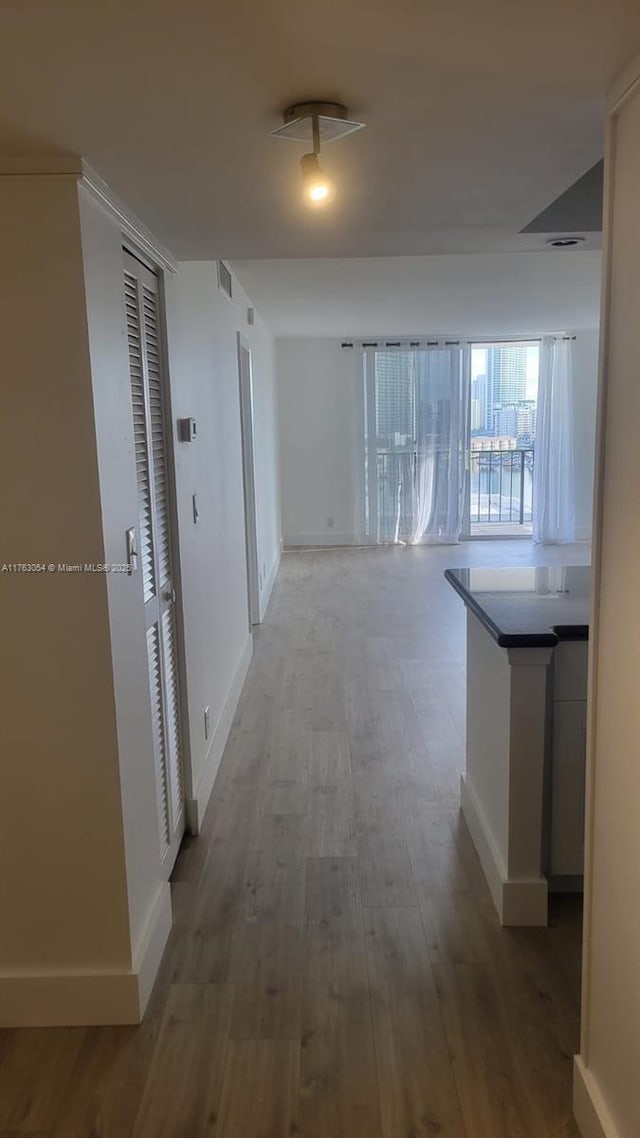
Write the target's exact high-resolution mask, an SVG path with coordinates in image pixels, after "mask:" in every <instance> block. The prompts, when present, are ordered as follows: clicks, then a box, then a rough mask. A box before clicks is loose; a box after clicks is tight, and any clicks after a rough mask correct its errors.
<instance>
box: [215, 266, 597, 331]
mask: <svg viewBox="0 0 640 1138" xmlns="http://www.w3.org/2000/svg"><path fill="white" fill-rule="evenodd" d="M235 265H236V269H237V271H238V274H239V276H240V280H241V282H242V284H243V285H244V287H245V288H246V289H247V291H248V292H249V293H250V294H251V296H252V297H253V300H254V302H255V304H257V306H258V308H259V309H260V311H261V312H262V315H263V316H264V318H265V320H267V322H268V324H269V327H270V328H271V329H272V331H273V332H274V334H275V335H276V336H283V337H287V336H304V337H314V336H335V337H336V339H338V338H342V339H344V338H346V339H350V338H351V337H352V336H363V337H365V338H367V339H371V338H375V337H377V336H387V335H395V336H411V335H419V334H424V333H425V332H429V333H430V334H432V335H444V334H448V333H451V334H453V335H464V336H469V337H470V338H473V337H478V338H483V337H484V338H486V337H490V336H495V335H496V334H499V335H501V336H525V335H529V336H537V335H539V334H540V333H541V332H563V331H565V329H566V328H576V329H578V328H595V327H596V326H597V324H598V321H599V317H600V265H601V255H600V253H599V252H597V251H596V250H587V251H585V250H582V249H565V250H558V249H545V250H543V251H537V252H529V253H515V252H513V253H471V254H466V255H465V254H456V255H444V256H431V257H358V258H349V257H345V258H341V259H335V258H324V259H322V260H305V259H298V260H295V261H238V262H235Z"/></svg>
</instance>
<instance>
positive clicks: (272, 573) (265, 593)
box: [260, 543, 282, 621]
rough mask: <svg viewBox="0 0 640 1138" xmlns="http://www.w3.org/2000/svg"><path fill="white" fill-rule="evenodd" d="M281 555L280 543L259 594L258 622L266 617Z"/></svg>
mask: <svg viewBox="0 0 640 1138" xmlns="http://www.w3.org/2000/svg"><path fill="white" fill-rule="evenodd" d="M281 553H282V543H280V544H279V545H278V549H277V552H276V556H275V559H274V562H273V565H272V566H271V568H270V570H269V572H268V573H267V576H266V577H265V580H264V582H263V584H262V592H261V594H260V620H261V621H263V620H264V618H265V616H266V615H267V609H268V608H269V601H270V600H271V594H272V592H273V586H274V585H275V583H276V577H277V576H278V569H279V568H280V555H281Z"/></svg>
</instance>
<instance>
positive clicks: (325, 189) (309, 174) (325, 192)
mask: <svg viewBox="0 0 640 1138" xmlns="http://www.w3.org/2000/svg"><path fill="white" fill-rule="evenodd" d="M300 165H301V167H302V177H303V194H304V200H305V201H306V203H307V205H311V206H319V205H326V203H327V202H329V201H331V198H332V197H333V195H334V192H335V191H334V187H333V183H332V182H331V181H330V179H329V178H327V176H326V174H325V172H324V170H323V169H322V167H321V165H320V163H319V162H318V155H317V154H305V155H303V157H302V158H301V160H300Z"/></svg>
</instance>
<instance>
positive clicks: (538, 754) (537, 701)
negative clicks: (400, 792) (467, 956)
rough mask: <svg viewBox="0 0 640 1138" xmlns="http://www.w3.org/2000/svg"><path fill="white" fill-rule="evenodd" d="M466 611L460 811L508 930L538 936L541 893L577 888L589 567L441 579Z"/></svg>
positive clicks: (480, 571) (475, 572) (456, 572)
mask: <svg viewBox="0 0 640 1138" xmlns="http://www.w3.org/2000/svg"><path fill="white" fill-rule="evenodd" d="M445 577H446V578H447V580H448V581H449V583H450V584H451V585H452V586H453V588H454V589H455V590H456V591H457V592H458V593H459V594H460V596H461V598H462V600H463V601H464V603H465V605H466V608H467V725H466V726H467V729H466V765H465V773H464V775H463V776H462V780H461V808H462V811H463V814H464V817H465V820H466V822H467V825H468V827H469V830H470V833H471V836H472V838H473V842H474V845H475V847H476V850H477V852H478V856H479V858H480V861H481V864H482V868H483V870H484V874H485V877H486V879H487V883H488V885H489V889H490V891H491V896H492V898H493V901H494V904H495V906H496V909H497V912H498V915H499V917H500V920H501V922H502V924H504V925H546V923H547V908H548V892H549V889H556V890H557V889H560V890H578V889H580V888H581V882H582V874H583V850H584V839H583V831H584V782H585V738H586V693H587V640H588V634H589V609H590V595H591V570H590V569H589V568H588V567H585V566H554V567H550V568H541V567H524V566H518V567H512V568H508V569H507V568H505V569H498V568H496V569H489V568H477V569H447V571H446V573H445Z"/></svg>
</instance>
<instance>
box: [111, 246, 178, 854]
mask: <svg viewBox="0 0 640 1138" xmlns="http://www.w3.org/2000/svg"><path fill="white" fill-rule="evenodd" d="M124 256H125V275H124V289H125V307H126V318H127V337H128V345H129V369H130V375H131V408H132V415H133V440H134V450H135V460H136V480H137V487H138V542H139V556H140V567H141V570H142V590H143V597H144V612H145V630H146V638H147V659H148V668H149V694H150V699H151V717H152V737H153V755H154V762H155V774H156V789H157V800H158V820H159V828H160V844H161V851H160V855H161V860H162V863H163V867H164V868H165V870H166V872H167V875H168V874H169V873H170V872H171V868H172V865H173V862H174V860H175V857H176V854H177V852H178V849H179V846H180V840H181V837H182V833H183V830H184V787H183V777H182V753H181V752H182V747H181V733H180V690H179V669H178V659H179V656H178V638H177V629H176V615H175V594H174V590H173V581H172V557H171V508H170V507H171V485H170V482H169V478H170V466H169V462H168V460H167V432H166V423H165V400H164V374H163V361H162V340H161V325H160V303H159V298H158V282H157V279H156V277H155V276H154V275H153V273H151V272H150V271H149V270H148V269H147V268H145V267H144V266H143V265H141V264H139V263H138V262H137V261H136V260H135V259H134V258H133V257H131V256H130V255H129V254H128V253H126V252H125V255H124Z"/></svg>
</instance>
